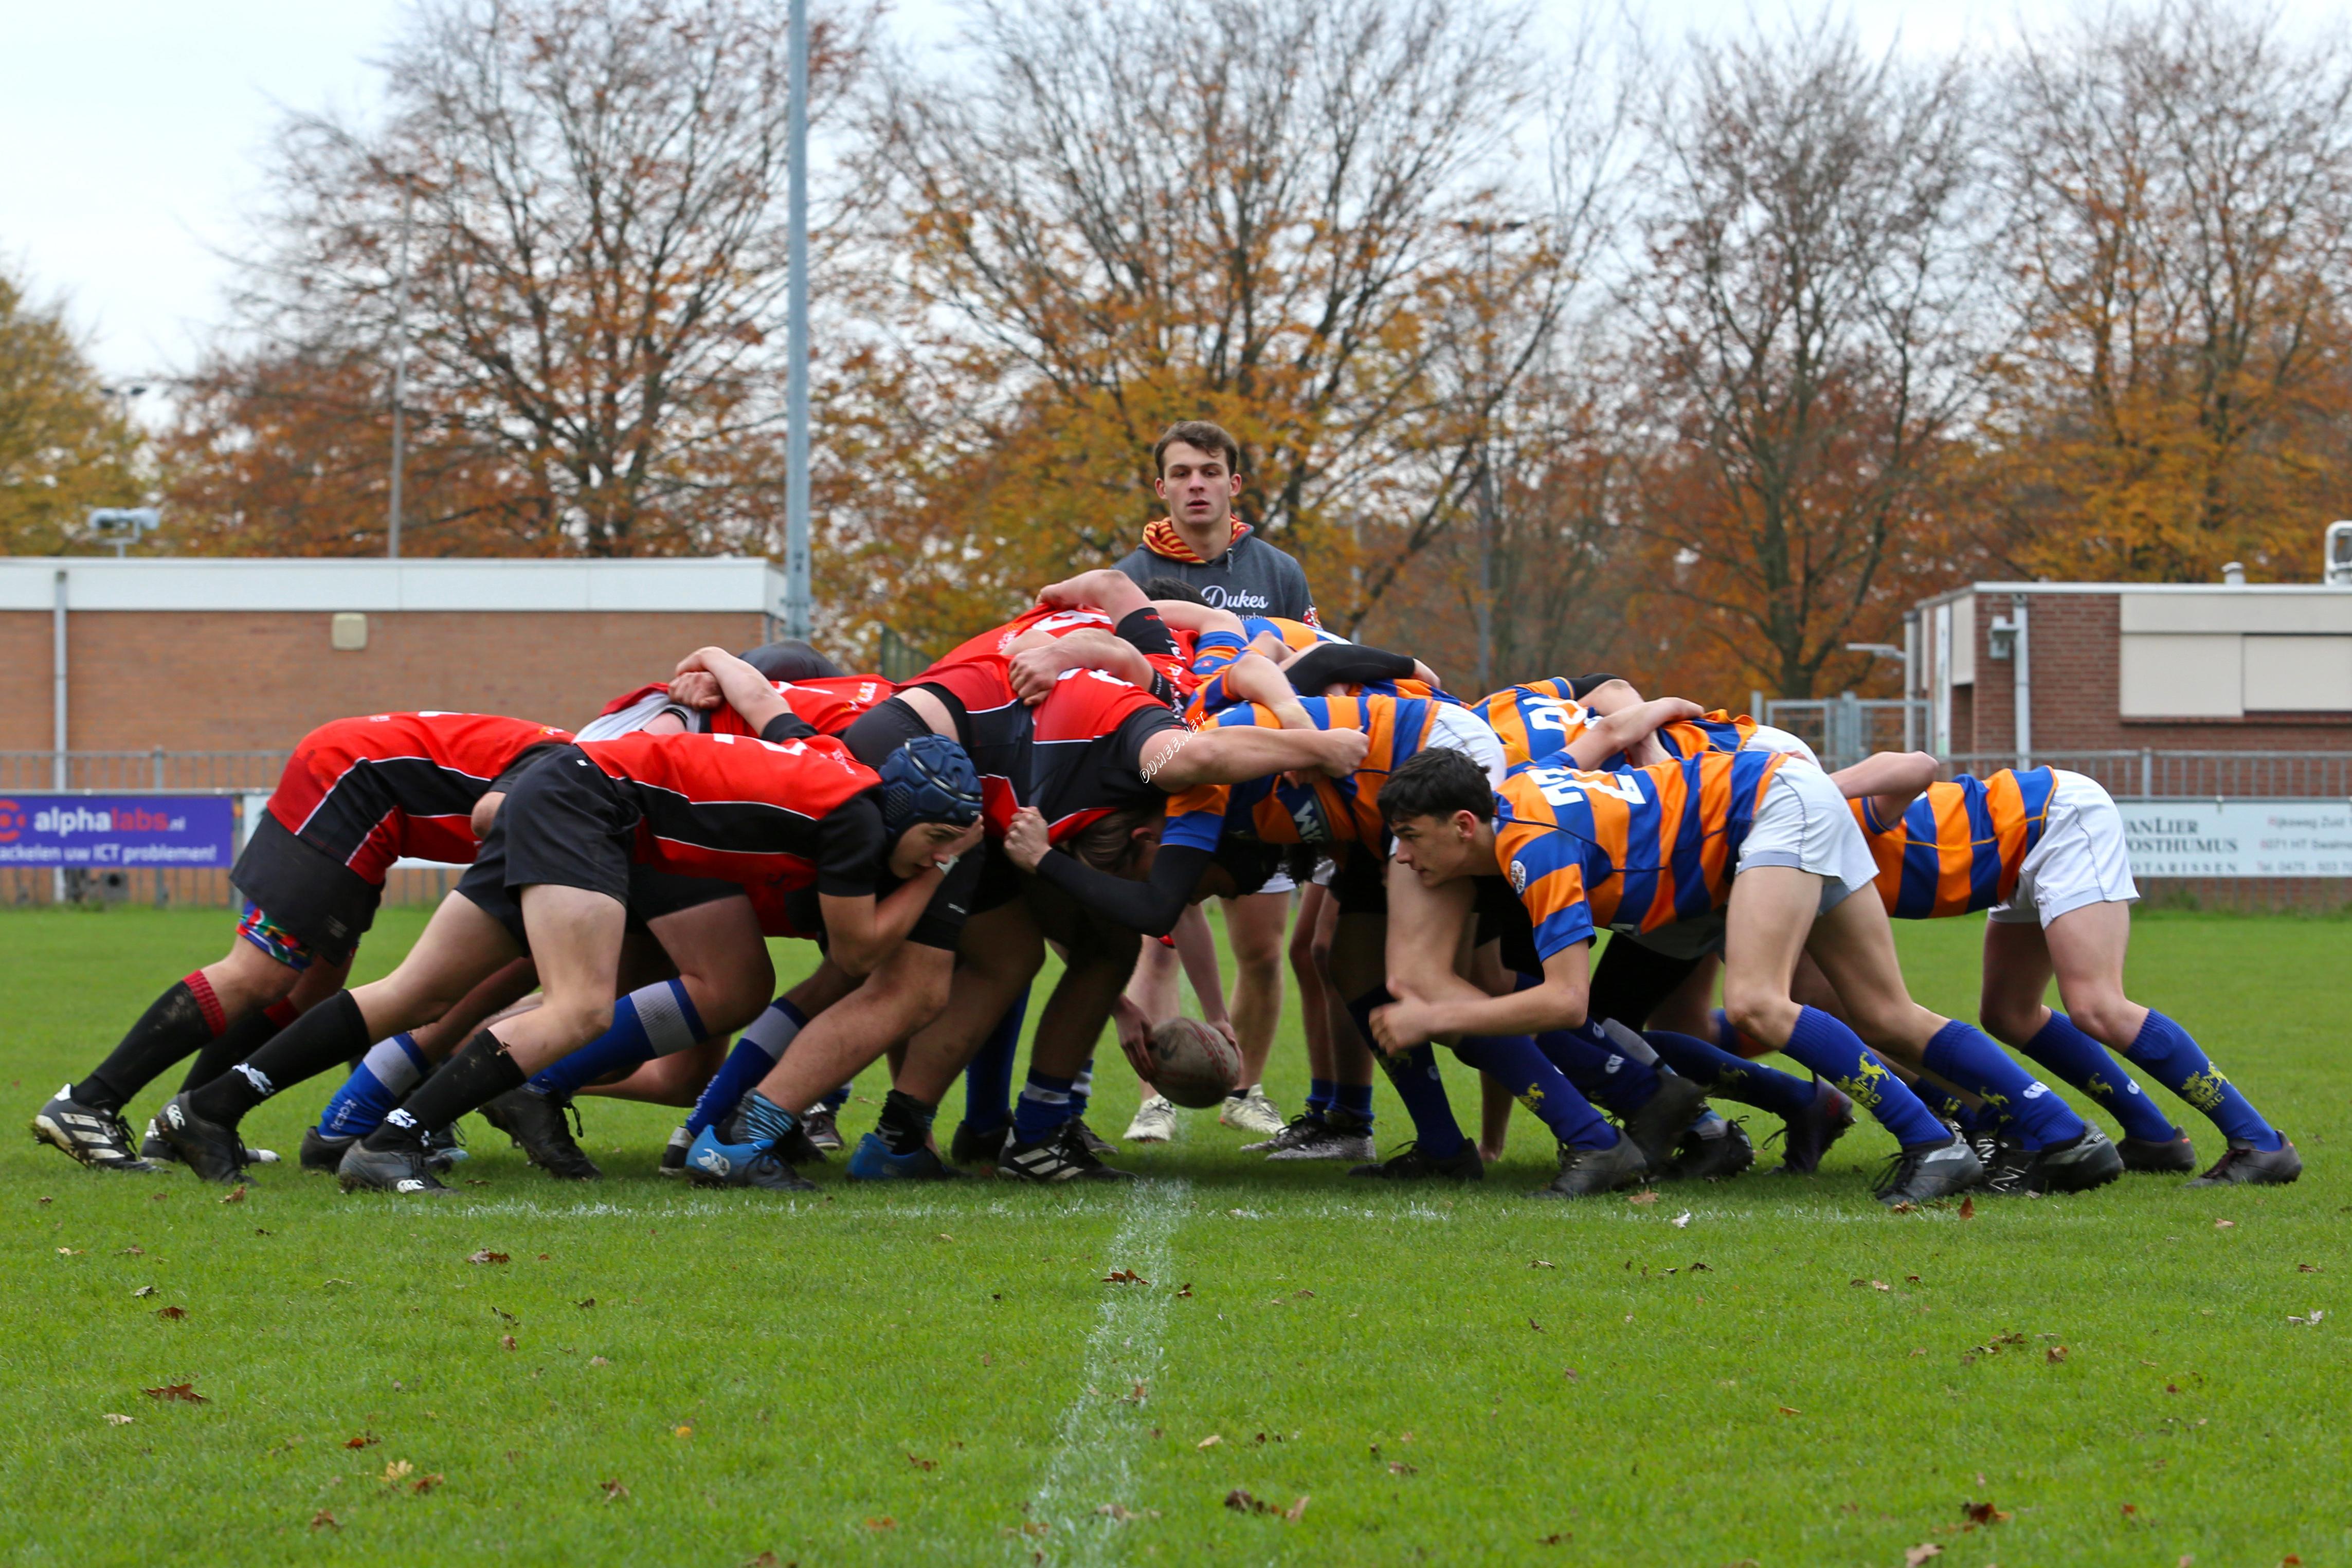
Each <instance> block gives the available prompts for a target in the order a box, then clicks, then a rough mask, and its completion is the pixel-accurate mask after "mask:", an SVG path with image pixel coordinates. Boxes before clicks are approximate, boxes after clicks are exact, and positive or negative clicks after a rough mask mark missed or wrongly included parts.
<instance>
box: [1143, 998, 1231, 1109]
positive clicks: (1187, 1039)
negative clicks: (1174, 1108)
mask: <svg viewBox="0 0 2352 1568" xmlns="http://www.w3.org/2000/svg"><path fill="white" fill-rule="evenodd" d="M1241 1082H1242V1053H1241V1052H1240V1051H1238V1050H1236V1049H1235V1048H1234V1042H1233V1041H1232V1040H1227V1039H1226V1038H1225V1037H1224V1033H1223V1030H1216V1029H1213V1028H1211V1027H1210V1026H1209V1025H1207V1024H1204V1023H1202V1021H1201V1020H1200V1019H1190V1018H1172V1019H1169V1020H1168V1021H1167V1022H1166V1023H1163V1024H1161V1025H1160V1026H1159V1027H1158V1028H1157V1029H1154V1030H1152V1031H1151V1086H1152V1087H1153V1088H1154V1089H1157V1090H1159V1091H1160V1092H1161V1093H1162V1094H1165V1095H1166V1096H1168V1098H1169V1099H1171V1100H1172V1101H1174V1102H1175V1103H1177V1104H1179V1105H1181V1106H1184V1107H1185V1108H1187V1109H1188V1110H1193V1111H1200V1110H1205V1109H1207V1108H1208V1107H1209V1106H1211V1105H1215V1104H1220V1103H1223V1100H1224V1098H1225V1096H1226V1095H1228V1094H1231V1093H1232V1092H1234V1090H1236V1089H1238V1088H1240V1087H1241Z"/></svg>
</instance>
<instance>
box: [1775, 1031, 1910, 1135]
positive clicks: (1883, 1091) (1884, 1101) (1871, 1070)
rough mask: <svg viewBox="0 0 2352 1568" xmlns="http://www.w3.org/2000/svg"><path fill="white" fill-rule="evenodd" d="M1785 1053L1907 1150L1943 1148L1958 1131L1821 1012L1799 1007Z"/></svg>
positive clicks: (1853, 1035) (1850, 1033) (1852, 1035)
mask: <svg viewBox="0 0 2352 1568" xmlns="http://www.w3.org/2000/svg"><path fill="white" fill-rule="evenodd" d="M1780 1049H1781V1051H1783V1052H1784V1053H1785V1054H1787V1055H1788V1056H1790V1057H1792V1058H1794V1059H1795V1060H1796V1061H1801V1062H1803V1063H1804V1064H1805V1065H1806V1066H1807V1067H1810V1068H1811V1069H1812V1070H1813V1071H1815V1072H1817V1073H1819V1074H1821V1075H1822V1077H1823V1078H1826V1079H1828V1080H1829V1081H1830V1082H1832V1083H1834V1084H1836V1085H1837V1086H1838V1087H1839V1088H1840V1089H1842V1090H1843V1091H1845V1093H1846V1096H1847V1097H1848V1098H1849V1099H1851V1100H1852V1101H1853V1103H1855V1104H1857V1105H1860V1106H1862V1107H1863V1108H1864V1110H1866V1111H1868V1112H1869V1113H1871V1114H1872V1115H1874V1116H1875V1117H1877V1118H1878V1122H1879V1124H1880V1125H1881V1126H1883V1127H1885V1129H1886V1130H1887V1131H1888V1132H1890V1133H1892V1134H1895V1142H1896V1143H1898V1144H1900V1145H1903V1147H1904V1148H1905V1149H1906V1150H1916V1149H1927V1148H1940V1147H1941V1146H1943V1145H1946V1144H1948V1143H1949V1142H1951V1139H1952V1130H1951V1129H1950V1128H1949V1127H1947V1126H1945V1125H1944V1124H1943V1123H1941V1122H1938V1121H1937V1120H1936V1117H1935V1114H1934V1113H1932V1112H1930V1111H1929V1110H1928V1109H1927V1106H1926V1105H1924V1104H1922V1103H1920V1100H1919V1096H1917V1095H1916V1094H1914V1093H1912V1092H1911V1090H1910V1087H1909V1086H1908V1085H1907V1084H1906V1083H1905V1082H1903V1081H1902V1080H1901V1079H1899V1078H1897V1077H1895V1074H1894V1073H1893V1072H1891V1071H1888V1070H1887V1066H1886V1064H1885V1062H1883V1061H1879V1060H1878V1058H1877V1057H1875V1056H1874V1055H1872V1054H1871V1051H1870V1048H1869V1047H1868V1046H1866V1045H1864V1044H1863V1043H1862V1036H1860V1035H1858V1034H1856V1033H1854V1032H1853V1030H1850V1029H1848V1028H1846V1026H1845V1025H1844V1024H1843V1023H1842V1022H1840V1021H1839V1020H1838V1019H1835V1018H1832V1016H1830V1015H1829V1014H1828V1013H1825V1012H1823V1011H1822V1010H1821V1009H1819V1008H1800V1009H1797V1027H1796V1028H1795V1029H1793V1030H1790V1032H1789V1043H1788V1044H1787V1045H1784V1046H1782V1047H1781V1048H1780Z"/></svg>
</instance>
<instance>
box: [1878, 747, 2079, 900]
mask: <svg viewBox="0 0 2352 1568" xmlns="http://www.w3.org/2000/svg"><path fill="white" fill-rule="evenodd" d="M2056 782H2057V781H2056V777H2055V776H2054V775H2053V773H2052V772H2051V770H2050V769H2049V768H2027V769H2026V770H2025V771H2024V772H2022V773H2021V772H2019V771H2017V770H2016V769H2015V768H2002V769H2001V770H2000V772H1998V773H1995V774H1993V775H1992V776H1991V777H1990V778H1987V779H1973V778H1970V777H1969V775H1967V774H1965V773H1963V774H1961V775H1960V776H1959V777H1958V779H1953V780H1952V781H1951V782H1950V783H1948V784H1930V785H1928V786H1927V789H1926V791H1925V792H1924V793H1922V794H1921V795H1920V797H1919V798H1918V799H1917V800H1914V801H1912V802H1911V804H1910V806H1909V807H1908V808H1907V809H1906V810H1905V811H1904V813H1903V816H1902V819H1901V821H1894V822H1881V821H1878V813H1877V812H1875V811H1874V810H1871V808H1870V802H1869V801H1868V800H1856V801H1854V802H1853V814H1854V816H1855V817H1857V818H1858V819H1860V820H1861V822H1862V831H1863V833H1864V836H1865V837H1867V838H1868V839H1869V840H1870V852H1871V855H1872V856H1873V858H1874V859H1875V860H1876V861H1877V862H1878V896H1879V898H1880V900H1881V901H1882V902H1884V903H1885V905H1886V913H1887V914H1889V915H1895V916H1896V917H1897V918H1899V919H1903V920H1933V919H1936V918H1937V917H1938V916H1940V915H1969V914H1972V913H1974V912H1975V911H1977V910H1979V909H1990V908H1991V907H1992V906H1993V905H1994V904H1999V903H2000V902H2002V901H2003V900H2005V899H2007V898H2008V897H2009V895H2010V894H2011V892H2013V891H2015V889H2016V887H2017V873H2018V871H2019V868H2021V866H2023V865H2024V864H2025V857H2026V855H2027V854H2029V853H2030V852H2032V849H2033V846H2034V845H2036V844H2038V843H2040V842H2041V841H2042V828H2043V826H2044V825H2045V824H2046V823H2047V822H2048V821H2049V820H2050V795H2051V791H2052V789H2054V788H2055V786H2056Z"/></svg>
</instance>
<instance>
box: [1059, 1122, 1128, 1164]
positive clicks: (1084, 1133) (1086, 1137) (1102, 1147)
mask: <svg viewBox="0 0 2352 1568" xmlns="http://www.w3.org/2000/svg"><path fill="white" fill-rule="evenodd" d="M1068 1126H1069V1129H1070V1133H1071V1135H1072V1136H1074V1137H1076V1139H1077V1140H1078V1142H1079V1143H1081V1144H1083V1145H1086V1151H1087V1153H1088V1154H1090V1155H1094V1157H1095V1158H1097V1159H1098V1160H1115V1159H1117V1158H1118V1145H1115V1144H1112V1143H1109V1142H1108V1141H1107V1140H1106V1139H1105V1138H1104V1137H1103V1135H1102V1134H1100V1133H1097V1132H1096V1131H1095V1130H1094V1129H1093V1128H1092V1127H1089V1126H1087V1119H1086V1118H1085V1117H1084V1116H1073V1117H1071V1118H1070V1120H1069V1122H1068Z"/></svg>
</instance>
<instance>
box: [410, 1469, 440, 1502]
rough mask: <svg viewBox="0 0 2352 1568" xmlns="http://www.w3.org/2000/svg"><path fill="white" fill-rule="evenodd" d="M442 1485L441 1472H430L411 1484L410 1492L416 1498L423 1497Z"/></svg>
mask: <svg viewBox="0 0 2352 1568" xmlns="http://www.w3.org/2000/svg"><path fill="white" fill-rule="evenodd" d="M440 1484H441V1472H440V1471H439V1470H428V1471H427V1472H425V1474H424V1475H421V1476H419V1477H417V1478H416V1479H415V1480H413V1481H411V1482H409V1483H408V1490H409V1491H410V1492H412V1493H413V1494H415V1496H417V1497H423V1496H424V1495H425V1493H426V1492H429V1491H431V1490H433V1489H434V1488H435V1487H437V1486H439V1485H440Z"/></svg>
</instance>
